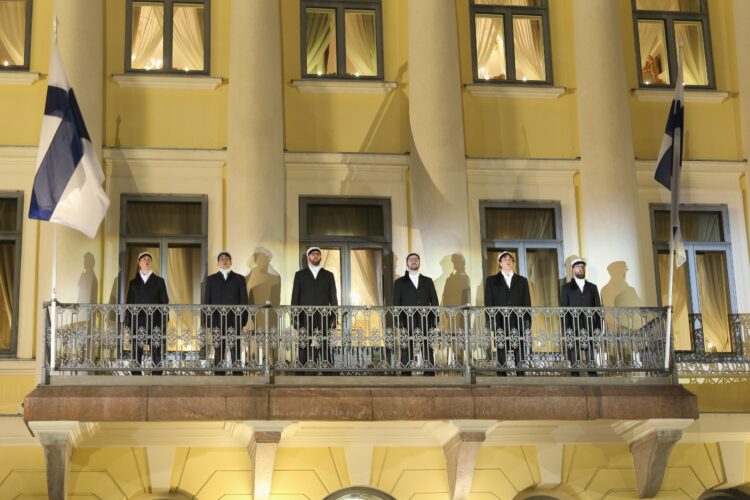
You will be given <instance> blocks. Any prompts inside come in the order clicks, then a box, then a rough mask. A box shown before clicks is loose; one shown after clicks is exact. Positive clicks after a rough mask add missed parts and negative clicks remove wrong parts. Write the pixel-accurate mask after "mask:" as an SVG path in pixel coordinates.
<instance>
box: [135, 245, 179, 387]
mask: <svg viewBox="0 0 750 500" xmlns="http://www.w3.org/2000/svg"><path fill="white" fill-rule="evenodd" d="M152 261H153V258H152V257H151V254H150V253H149V252H141V253H140V254H138V274H137V275H136V276H135V278H133V279H132V280H130V284H129V285H128V293H127V296H126V298H125V303H126V304H138V305H141V304H143V305H153V304H169V296H168V295H167V285H166V284H165V282H164V278H162V277H161V276H157V275H156V274H155V273H154V272H153V271H152V270H151V262H152ZM168 314H169V312H168V311H167V308H154V309H153V311H151V312H146V311H145V310H143V309H142V310H140V311H138V313H137V314H135V315H133V314H131V313H130V312H128V314H127V319H126V321H125V323H126V326H127V327H128V328H129V329H130V332H131V337H132V339H133V343H132V350H131V351H130V355H131V356H132V357H133V361H135V362H136V363H137V364H138V365H142V364H143V350H144V346H149V351H150V352H151V362H152V363H153V365H154V366H155V367H157V368H158V367H159V364H160V363H161V353H162V339H163V338H164V330H163V328H164V325H165V324H166V322H167V315H168ZM134 320H135V321H134ZM132 373H133V375H140V373H141V372H136V371H134V372H132ZM153 373H154V374H156V375H159V374H161V372H159V371H155V372H153Z"/></svg>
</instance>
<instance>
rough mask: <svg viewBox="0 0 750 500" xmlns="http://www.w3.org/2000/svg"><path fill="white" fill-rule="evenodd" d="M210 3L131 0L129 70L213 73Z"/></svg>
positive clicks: (201, 0) (207, 0) (127, 48)
mask: <svg viewBox="0 0 750 500" xmlns="http://www.w3.org/2000/svg"><path fill="white" fill-rule="evenodd" d="M210 7H211V1H210V0H145V1H140V0H127V9H128V10H127V18H126V24H127V26H126V36H127V39H126V41H125V70H126V71H133V72H137V71H154V72H160V73H204V74H207V73H209V70H210V68H209V53H210V50H209V46H210V44H209V40H210V39H211V37H210V26H211V22H210V11H211V9H210Z"/></svg>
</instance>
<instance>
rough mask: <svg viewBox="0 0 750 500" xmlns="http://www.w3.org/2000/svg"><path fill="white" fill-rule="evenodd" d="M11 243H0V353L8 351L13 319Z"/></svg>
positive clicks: (12, 252)
mask: <svg viewBox="0 0 750 500" xmlns="http://www.w3.org/2000/svg"><path fill="white" fill-rule="evenodd" d="M14 254H15V245H14V244H13V243H0V351H8V350H10V348H11V347H12V346H11V345H10V343H11V326H12V325H11V319H12V318H13V287H14V282H13V256H14Z"/></svg>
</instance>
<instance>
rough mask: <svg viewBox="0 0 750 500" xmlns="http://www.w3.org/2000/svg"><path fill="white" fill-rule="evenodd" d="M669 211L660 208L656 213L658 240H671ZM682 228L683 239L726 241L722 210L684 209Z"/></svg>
mask: <svg viewBox="0 0 750 500" xmlns="http://www.w3.org/2000/svg"><path fill="white" fill-rule="evenodd" d="M670 221H671V219H670V217H669V212H668V211H666V210H659V211H657V212H655V213H654V224H655V226H656V228H655V232H656V241H669V234H670V231H669V225H670ZM680 230H681V231H682V239H683V241H693V242H702V243H720V242H722V241H724V228H723V226H722V220H721V212H701V211H683V212H680Z"/></svg>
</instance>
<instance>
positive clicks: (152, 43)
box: [130, 5, 164, 69]
mask: <svg viewBox="0 0 750 500" xmlns="http://www.w3.org/2000/svg"><path fill="white" fill-rule="evenodd" d="M132 30H133V39H132V44H133V45H132V47H131V51H130V53H131V57H130V67H131V68H135V69H160V68H161V64H163V61H162V59H163V57H164V56H163V54H164V52H163V42H164V8H163V7H155V6H154V7H152V6H148V5H136V6H134V7H133V26H132ZM152 59H158V60H159V61H162V62H160V63H159V66H158V68H157V67H155V66H153V63H152V61H151V60H152Z"/></svg>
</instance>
